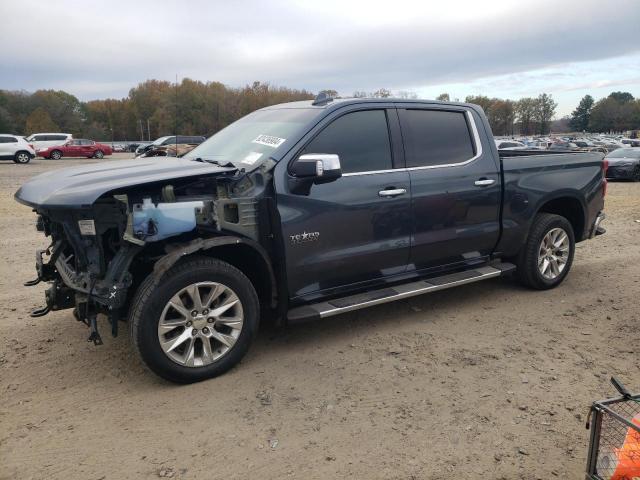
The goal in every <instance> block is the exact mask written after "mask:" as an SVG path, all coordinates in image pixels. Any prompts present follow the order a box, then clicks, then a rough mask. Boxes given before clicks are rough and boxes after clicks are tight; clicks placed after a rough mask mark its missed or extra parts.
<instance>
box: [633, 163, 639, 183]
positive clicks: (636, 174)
mask: <svg viewBox="0 0 640 480" xmlns="http://www.w3.org/2000/svg"><path fill="white" fill-rule="evenodd" d="M631 180H633V181H634V182H640V165H638V166H637V167H636V168H635V169H634V170H633V176H632V177H631Z"/></svg>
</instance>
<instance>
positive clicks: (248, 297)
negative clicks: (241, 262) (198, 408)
mask: <svg viewBox="0 0 640 480" xmlns="http://www.w3.org/2000/svg"><path fill="white" fill-rule="evenodd" d="M194 285H198V287H197V290H198V292H199V293H198V296H199V297H200V295H202V293H204V292H207V293H204V295H203V296H202V298H203V299H206V296H208V295H211V296H212V297H213V291H214V290H215V289H216V288H222V287H224V288H226V289H227V290H229V291H230V292H231V293H230V294H229V295H228V296H227V290H225V291H224V293H222V294H219V296H218V297H216V299H215V300H213V301H212V302H211V311H210V312H209V313H208V315H207V314H206V312H205V311H204V310H203V311H200V313H203V315H200V313H199V314H198V316H193V312H194V311H198V310H196V309H195V307H196V306H197V305H196V304H195V302H194V304H189V301H191V300H192V299H193V297H192V296H191V293H189V294H188V295H187V294H186V293H185V292H186V291H189V292H192V291H193V290H191V289H192V288H193V286H194ZM211 285H217V286H213V287H211ZM218 286H220V287H218ZM208 288H210V290H208V291H207V289H208ZM187 289H188V290H187ZM178 294H181V297H178ZM233 294H234V295H235V298H236V299H237V300H238V302H235V304H234V305H233V306H232V307H231V308H228V307H227V308H228V309H227V310H226V311H225V313H223V314H220V316H219V317H217V318H216V319H215V320H214V321H213V323H209V322H212V317H210V315H214V312H215V311H216V310H218V309H219V308H220V307H221V306H222V307H223V308H224V306H225V305H226V304H227V302H229V300H232V301H233V296H232V295H233ZM170 300H172V301H173V302H174V304H177V303H179V304H180V307H185V308H184V310H183V314H180V313H179V310H177V309H174V308H172V306H170V305H169V301H170ZM203 303H204V302H203ZM229 303H231V302H229ZM192 309H193V310H192ZM185 310H186V311H185ZM228 314H231V315H233V316H231V317H223V315H228ZM189 315H191V317H189ZM207 316H209V318H205V317H207ZM170 317H171V318H170ZM183 318H184V319H187V320H188V321H187V322H184V321H183ZM237 318H240V319H243V321H241V322H240V327H239V331H238V326H237V325H236V326H235V327H234V328H231V327H229V326H228V325H226V324H224V321H223V319H224V320H225V321H227V323H234V322H233V321H232V320H233V319H237ZM219 320H220V321H222V323H220V324H219V323H218V321H219ZM259 320H260V305H259V301H258V295H257V294H256V291H255V289H254V287H253V285H252V284H251V281H250V280H249V279H248V278H247V277H246V276H245V275H244V274H243V273H242V272H241V271H240V270H238V269H237V268H235V267H234V266H232V265H230V264H228V263H226V262H223V261H220V260H217V259H214V258H209V257H197V256H196V257H188V258H186V259H185V260H183V261H181V262H179V263H178V264H176V265H174V266H173V267H172V268H170V269H169V270H168V271H167V272H166V273H165V274H164V275H163V276H162V278H160V279H159V278H157V277H156V276H154V275H153V274H151V275H149V276H148V277H147V278H146V279H145V280H144V281H143V282H142V284H141V285H140V287H139V288H138V291H137V292H136V294H135V296H134V298H133V301H132V303H131V309H130V312H129V323H130V330H131V340H132V342H133V345H134V347H135V349H136V350H137V352H138V354H139V355H140V358H141V359H142V361H143V362H144V363H145V364H146V365H147V366H148V367H149V369H151V370H152V371H153V372H154V373H156V374H157V375H159V376H160V377H162V378H164V379H166V380H169V381H172V382H175V383H192V382H198V381H200V380H205V379H207V378H212V377H216V376H218V375H221V374H223V373H225V372H226V371H227V370H229V369H230V368H232V367H233V366H234V365H236V364H237V363H238V362H240V360H241V359H242V358H243V357H244V355H245V354H246V353H247V351H248V349H249V346H250V344H251V342H252V341H253V339H254V338H255V335H256V333H257V331H258V324H259ZM235 323H236V324H237V323H238V322H237V321H236V322H235ZM172 325H177V326H176V327H173V326H172ZM171 328H174V329H173V330H170V329H171ZM198 329H199V330H198ZM224 329H227V330H224ZM194 330H195V332H194ZM223 331H224V332H225V333H222V332H223ZM164 332H167V333H164ZM205 332H206V334H207V335H209V336H208V337H207V339H206V341H207V342H208V343H209V349H208V354H211V355H209V356H208V357H205V350H207V349H206V348H205V344H204V341H205V337H204V335H205ZM190 333H191V334H192V336H193V339H192V338H191V337H190V336H189V334H190ZM232 336H233V338H235V340H234V341H233V342H230V337H232ZM161 338H162V340H163V342H162V343H161ZM218 338H223V339H224V341H225V342H226V344H223V343H222V342H220V341H219V340H218ZM179 342H182V343H179ZM229 343H231V345H228V344H229ZM172 345H173V346H172ZM176 345H177V346H176ZM170 348H174V350H172V351H168V350H169V349H170ZM225 349H226V351H224V353H220V352H221V351H223V350H225ZM216 355H218V357H217V358H216ZM207 362H210V363H207ZM189 363H191V365H189Z"/></svg>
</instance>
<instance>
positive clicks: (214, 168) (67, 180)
mask: <svg viewBox="0 0 640 480" xmlns="http://www.w3.org/2000/svg"><path fill="white" fill-rule="evenodd" d="M234 170H235V168H233V167H220V166H218V165H213V164H210V163H204V162H196V161H193V160H186V159H182V158H175V157H149V158H140V159H134V160H117V161H109V162H104V163H99V164H95V165H86V166H82V167H71V168H63V169H61V170H55V171H53V172H47V173H43V174H41V175H38V176H36V177H33V178H32V179H31V180H29V181H28V182H27V183H25V184H24V185H22V187H20V189H19V190H18V191H17V192H16V194H15V199H16V200H17V201H18V202H20V203H24V204H25V205H29V206H31V207H39V206H43V207H47V208H61V207H66V208H69V207H76V208H77V207H81V206H88V205H91V204H92V203H93V202H95V201H96V200H97V199H98V198H99V197H100V196H101V195H103V194H105V193H107V192H109V191H111V190H115V189H118V188H122V187H131V186H135V185H142V184H145V183H152V182H158V181H163V180H171V179H175V178H184V177H192V176H197V175H212V174H216V173H222V172H231V171H234Z"/></svg>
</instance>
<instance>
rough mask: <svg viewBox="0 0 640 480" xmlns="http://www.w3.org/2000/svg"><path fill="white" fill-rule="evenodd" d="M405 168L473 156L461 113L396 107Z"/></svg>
mask: <svg viewBox="0 0 640 480" xmlns="http://www.w3.org/2000/svg"><path fill="white" fill-rule="evenodd" d="M399 113H400V120H401V125H402V137H403V139H404V145H405V155H406V157H407V167H427V166H437V165H450V164H456V163H462V162H465V161H467V160H470V159H471V158H473V156H474V145H473V141H472V137H471V131H470V130H469V125H468V123H467V118H466V115H465V114H464V112H449V111H445V110H400V111H399Z"/></svg>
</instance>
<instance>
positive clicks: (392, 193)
mask: <svg viewBox="0 0 640 480" xmlns="http://www.w3.org/2000/svg"><path fill="white" fill-rule="evenodd" d="M305 153H307V154H309V153H316V154H319V153H325V154H337V155H338V156H339V157H340V163H341V168H342V172H343V174H342V177H341V178H338V179H337V180H335V181H333V182H330V183H325V184H317V185H313V186H312V187H311V190H310V192H309V194H308V195H304V194H295V193H292V192H291V191H290V190H289V183H288V178H289V177H288V175H289V173H288V170H287V168H288V167H287V165H288V164H289V162H290V161H291V160H293V159H295V158H298V157H299V156H300V155H302V154H305ZM396 167H399V168H396ZM402 167H404V164H403V159H402V145H401V140H400V134H399V127H398V119H397V114H396V112H395V109H394V108H391V109H386V108H381V107H378V108H371V107H369V108H362V107H359V108H345V109H341V110H340V111H337V112H334V113H333V114H331V115H330V116H329V117H327V118H325V119H324V120H323V121H321V123H320V124H319V125H317V126H316V127H315V128H314V129H313V130H312V131H311V132H310V133H309V134H308V135H307V136H306V137H305V138H304V139H303V140H302V141H301V145H299V146H298V147H296V149H294V151H293V152H292V154H291V157H289V159H288V160H285V161H282V162H280V163H279V164H278V170H277V174H276V190H277V203H278V211H279V214H280V219H281V225H282V230H283V242H284V250H285V256H286V268H287V279H288V286H289V292H290V295H291V297H293V299H294V300H295V299H300V300H313V299H314V298H317V297H321V296H325V295H331V294H334V293H342V294H343V293H344V291H345V290H344V288H342V289H341V290H340V292H337V291H336V290H335V289H336V288H337V287H351V288H359V287H364V286H367V285H369V284H371V283H375V282H376V281H378V280H381V279H383V278H386V277H390V276H393V275H397V274H401V273H404V272H405V270H406V267H407V261H408V260H409V236H410V233H411V216H410V204H409V199H410V192H409V189H410V185H409V174H408V172H407V171H406V170H404V168H402Z"/></svg>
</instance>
